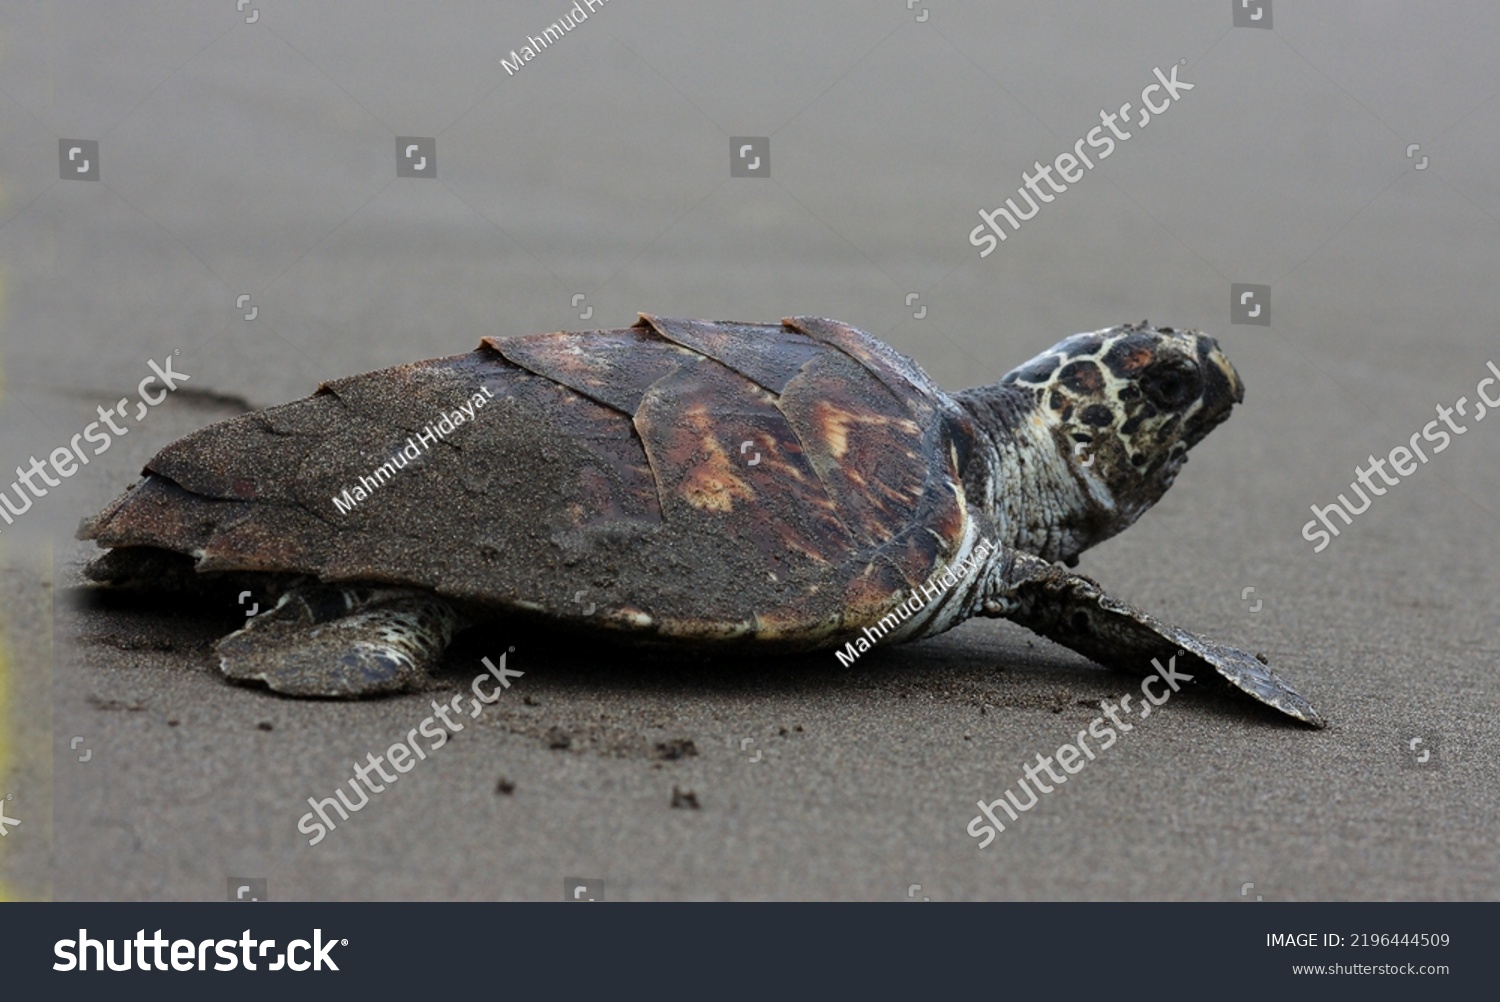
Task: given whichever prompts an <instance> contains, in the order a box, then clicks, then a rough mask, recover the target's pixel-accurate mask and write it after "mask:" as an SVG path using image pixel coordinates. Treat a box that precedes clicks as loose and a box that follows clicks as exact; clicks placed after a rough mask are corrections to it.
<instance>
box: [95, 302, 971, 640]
mask: <svg viewBox="0 0 1500 1002" xmlns="http://www.w3.org/2000/svg"><path fill="white" fill-rule="evenodd" d="M481 391H485V392H488V393H489V394H490V395H491V396H490V397H489V398H487V403H486V404H485V405H484V406H483V408H482V412H481V411H480V410H476V415H475V417H474V419H473V420H472V421H470V422H467V423H466V424H465V425H464V426H463V427H460V428H458V429H457V430H456V431H455V432H454V433H453V434H450V435H448V436H447V437H446V439H444V440H441V441H438V442H437V443H436V444H434V445H432V446H431V447H430V448H428V449H427V450H426V451H425V452H423V453H422V455H421V456H420V457H419V458H418V459H415V460H412V461H411V463H410V468H407V467H405V466H403V468H402V469H401V470H400V471H397V472H395V473H394V474H393V478H392V479H391V480H390V482H388V483H386V484H384V485H383V486H380V487H378V488H376V489H374V490H372V491H370V492H369V494H368V496H367V497H366V498H365V499H364V500H362V501H361V502H360V503H359V504H358V505H357V506H356V507H355V508H354V509H353V510H352V511H348V512H338V511H336V510H335V508H334V506H333V504H332V502H331V500H330V499H331V498H333V497H335V496H338V495H339V493H340V492H341V491H343V490H344V489H345V488H346V487H350V486H352V485H354V484H356V483H357V482H359V480H360V478H361V476H369V475H370V474H371V473H372V471H374V470H375V469H376V468H377V467H379V466H380V465H381V464H384V463H386V462H387V461H388V460H391V459H392V457H393V456H394V455H395V454H396V453H398V452H399V451H400V450H401V449H402V447H403V446H404V445H405V444H406V442H407V440H408V438H415V437H416V436H418V435H419V434H420V432H421V430H422V429H423V428H424V427H425V426H426V425H427V424H428V423H429V422H431V421H433V420H435V418H436V416H437V415H438V414H440V413H445V412H451V411H452V410H453V408H454V407H455V405H456V404H457V403H458V402H460V401H465V400H469V399H472V398H473V397H474V395H475V394H476V393H480V392H481ZM972 435H973V432H972V429H971V428H970V427H969V426H968V424H967V421H966V419H965V418H964V417H963V415H962V414H961V412H958V411H957V409H956V408H955V407H954V405H953V404H952V403H951V401H949V400H948V398H947V397H946V395H943V394H942V393H941V391H940V390H937V389H936V387H933V386H932V385H931V383H930V381H929V380H927V377H926V376H925V375H924V374H922V373H921V370H920V369H917V368H916V367H915V366H914V365H911V364H910V363H909V362H906V361H905V360H904V359H902V358H901V357H900V356H899V355H897V354H896V353H894V352H892V351H890V350H889V349H886V348H885V347H884V346H883V345H880V344H879V342H876V341H875V340H874V339H872V338H869V337H868V336H867V335H864V334H862V333H860V332H858V331H856V330H854V329H853V328H850V327H847V326H845V325H842V324H837V323H835V322H832V321H821V320H815V319H808V318H799V319H798V320H796V321H795V322H789V323H788V324H787V325H786V326H756V325H728V324H717V323H712V322H701V321H673V320H665V319H659V318H653V317H645V318H643V320H642V323H641V324H639V325H637V326H636V327H633V328H628V329H622V330H614V331H594V332H586V333H580V334H561V333H560V334H547V335H538V336H535V337H528V338H518V339H512V340H495V339H488V338H487V339H485V341H484V342H483V343H482V344H481V347H480V349H479V350H477V351H475V352H471V353H469V354H466V355H458V356H452V357H449V358H441V359H432V360H428V361H424V362H416V363H412V364H410V365H405V366H399V367H396V368H393V369H386V370H381V371H377V372H371V373H365V374H362V375H358V376H353V377H349V378H347V379H340V380H335V381H332V382H330V383H328V384H326V385H325V386H323V387H321V388H320V389H319V392H318V393H317V394H316V395H314V396H312V397H309V398H307V399H305V400H301V401H297V402H295V403H291V404H287V405H284V406H282V407H276V408H271V409H269V410H266V411H263V412H259V413H256V414H249V415H244V416H242V417H239V418H235V419H232V420H230V421H226V422H221V423H220V424H218V425H215V426H213V427H211V428H207V429H204V430H202V431H200V432H197V433H195V434H193V435H189V436H187V437H186V438H184V439H182V440H180V441H178V442H176V443H173V444H172V445H169V446H168V447H167V448H165V449H163V450H162V452H161V453H160V454H158V455H157V457H155V458H154V459H153V460H152V461H151V463H150V464H149V465H148V467H147V472H148V473H150V474H153V476H152V477H150V478H149V479H148V480H147V481H146V482H145V483H144V484H143V485H142V486H140V487H139V488H137V489H136V490H134V491H131V492H130V493H128V494H127V495H125V496H124V497H123V498H121V499H120V500H119V501H118V502H116V503H115V504H114V505H111V506H110V507H109V508H108V509H106V510H105V511H104V512H102V513H101V514H100V515H99V516H98V517H97V518H96V519H95V520H94V521H93V522H92V523H91V524H90V525H88V526H86V528H85V532H84V536H85V538H95V539H98V540H99V542H100V543H101V544H103V545H105V546H143V545H149V546H158V547H163V548H166V549H171V550H176V551H178V552H184V553H191V554H195V555H198V556H199V557H200V560H199V568H200V569H201V570H205V571H207V570H236V569H244V570H278V571H288V572H299V573H306V574H313V575H317V576H319V577H320V578H322V579H324V580H328V581H370V582H381V581H389V582H402V583H410V584H415V585H422V586H426V587H430V588H432V589H433V590H435V591H436V592H438V593H439V594H443V595H448V596H452V597H455V598H459V599H463V600H467V601H472V602H475V603H481V604H487V605H495V604H498V605H500V606H502V607H507V608H512V609H516V610H540V611H542V612H544V613H545V614H547V615H549V616H552V617H556V618H561V619H565V620H567V621H569V622H570V623H583V622H587V623H592V624H596V625H601V626H606V627H616V628H619V629H626V630H630V631H637V632H638V631H642V630H644V631H647V632H650V631H656V632H659V633H663V634H669V635H674V636H685V637H699V638H726V637H734V636H739V635H752V634H753V635H755V636H758V637H760V638H762V639H764V638H780V639H784V640H786V641H788V642H795V643H797V644H799V645H802V646H807V645H809V644H813V643H817V642H820V641H825V640H830V639H833V637H834V636H836V635H841V634H839V633H837V631H839V630H846V629H849V628H856V629H857V628H858V627H859V626H861V625H864V624H867V623H870V622H873V621H874V619H877V618H878V617H879V616H880V615H883V614H884V613H885V612H886V611H888V609H889V608H890V607H891V605H892V604H894V602H899V601H902V600H904V597H905V596H906V594H908V593H909V592H910V591H911V589H912V588H914V587H915V586H916V585H917V584H918V583H920V582H921V581H923V580H925V579H926V578H927V577H928V576H929V575H930V574H931V573H932V571H933V570H935V569H936V568H938V567H940V566H941V565H943V564H944V563H946V562H948V561H949V560H950V559H951V558H952V556H953V554H954V551H955V550H956V547H957V545H958V543H959V540H960V539H961V538H962V536H963V531H964V525H965V519H966V513H965V511H964V506H963V499H962V496H961V494H959V493H958V491H957V490H956V489H955V487H954V485H955V484H956V483H958V482H960V481H959V471H960V470H961V466H962V462H963V458H962V457H963V456H964V455H966V453H967V449H968V447H969V443H971V441H972ZM747 442H748V443H750V444H749V445H745V443H747ZM756 453H758V454H759V456H760V459H759V461H757V462H755V463H754V464H753V465H752V464H751V462H750V460H751V458H753V456H754V454H756ZM580 594H582V595H584V596H585V597H584V598H582V599H580V598H579V597H578V596H579V595H580ZM579 603H585V604H587V607H589V608H593V607H595V606H597V610H598V611H597V613H596V614H594V615H593V616H592V617H591V618H589V619H588V620H585V619H584V616H585V613H584V612H583V609H584V607H585V606H584V605H583V604H579Z"/></svg>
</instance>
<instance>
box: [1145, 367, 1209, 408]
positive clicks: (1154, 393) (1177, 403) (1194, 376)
mask: <svg viewBox="0 0 1500 1002" xmlns="http://www.w3.org/2000/svg"><path fill="white" fill-rule="evenodd" d="M1141 389H1142V390H1144V391H1145V393H1146V396H1147V397H1149V398H1151V401H1152V402H1153V403H1155V404H1156V405H1158V406H1160V407H1173V408H1176V407H1181V406H1183V405H1184V404H1186V403H1189V402H1190V401H1193V400H1196V399H1197V398H1198V394H1200V393H1202V392H1203V377H1202V376H1201V375H1200V374H1199V373H1198V370H1197V368H1196V367H1188V366H1183V365H1177V364H1164V365H1157V366H1154V367H1152V368H1151V369H1150V370H1149V371H1148V372H1147V373H1146V374H1145V375H1144V376H1142V377H1141Z"/></svg>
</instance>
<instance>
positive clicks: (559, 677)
mask: <svg viewBox="0 0 1500 1002" xmlns="http://www.w3.org/2000/svg"><path fill="white" fill-rule="evenodd" d="M1017 639H1021V643H1022V644H1025V643H1026V641H1025V640H1024V639H1022V638H1011V637H1004V636H1001V637H996V638H987V640H984V641H978V642H976V640H977V638H974V637H973V636H972V635H971V636H968V637H961V636H947V637H939V638H934V639H930V640H926V641H919V642H916V643H913V644H907V645H901V646H895V645H892V646H890V647H888V648H875V649H872V650H870V651H869V652H867V653H865V654H863V655H862V656H861V657H860V658H859V659H858V660H857V661H855V662H854V663H852V664H850V665H845V664H843V663H841V662H840V661H839V659H838V658H837V657H836V656H835V652H834V651H833V650H819V651H811V652H789V651H778V650H775V649H756V648H755V647H754V646H746V647H742V648H732V649H726V650H712V651H704V650H702V649H698V650H694V649H681V648H675V647H666V646H662V647H639V646H633V645H625V644H620V643H618V642H616V641H612V640H609V639H605V638H600V637H597V636H593V635H588V634H579V633H578V632H576V631H563V630H551V629H547V628H545V627H537V628H526V629H516V628H514V626H507V625H493V624H486V625H482V626H477V627H473V628H470V629H468V630H465V631H464V632H462V633H460V634H459V635H458V636H457V637H456V638H454V641H453V643H452V645H451V646H450V647H449V649H448V651H447V654H446V655H445V657H444V659H443V662H442V665H441V666H440V668H439V669H438V671H437V672H435V673H434V682H435V683H436V684H437V685H441V686H442V687H445V688H447V687H452V686H454V685H459V684H466V683H467V682H468V680H469V679H470V678H472V677H473V676H474V675H475V674H476V673H477V672H476V669H477V670H478V671H484V670H485V669H484V667H483V659H484V658H490V659H491V661H494V660H495V659H496V658H497V657H498V656H499V654H500V653H502V652H505V653H507V655H508V657H509V659H510V660H509V662H508V667H510V668H512V669H518V670H522V671H527V672H528V673H531V674H529V676H528V678H527V682H528V689H529V690H530V691H531V692H532V693H534V694H536V695H543V694H545V693H546V692H548V691H549V690H550V692H551V693H553V694H557V695H564V694H568V695H571V694H576V693H592V694H594V695H596V696H604V695H609V696H624V697H627V698H628V697H629V696H630V695H632V694H637V695H643V694H647V693H651V694H655V695H660V694H669V695H674V696H679V697H704V698H727V697H740V696H747V695H759V696H805V695H820V696H821V695H828V694H833V693H840V692H847V691H849V690H851V689H852V690H855V691H858V692H859V693H861V694H863V695H865V696H867V697H868V698H871V699H875V700H883V699H889V700H890V701H892V702H893V703H895V702H896V701H899V700H903V699H910V698H912V697H914V696H915V697H919V698H930V699H933V700H935V701H937V702H940V703H949V704H956V705H961V706H967V707H970V708H972V709H975V710H977V711H978V712H980V713H981V714H983V713H988V712H992V711H998V712H1003V711H1026V710H1032V711H1034V710H1039V709H1040V710H1049V711H1051V712H1053V713H1058V714H1062V713H1065V712H1068V711H1072V714H1071V715H1081V716H1082V718H1083V719H1084V720H1085V721H1087V720H1090V719H1092V718H1093V717H1094V716H1096V715H1098V714H1099V713H1100V704H1101V703H1102V702H1104V701H1111V702H1115V703H1118V702H1119V700H1120V699H1121V698H1122V697H1125V696H1129V697H1131V698H1132V699H1133V700H1139V698H1140V684H1141V683H1140V678H1139V677H1138V676H1136V675H1133V674H1131V673H1129V672H1123V671H1118V670H1114V669H1111V668H1107V667H1104V666H1101V665H1098V664H1095V663H1093V662H1091V661H1088V660H1087V659H1085V658H1083V657H1082V656H1080V655H1078V654H1075V653H1073V652H1072V651H1069V650H1067V649H1065V648H1062V647H1058V646H1055V645H1053V644H1051V643H1049V642H1047V641H1042V640H1037V641H1034V642H1033V644H1031V645H1028V646H1020V647H1018V646H1017V645H1016V641H1017ZM996 641H999V642H996ZM1085 707H1087V708H1088V709H1087V710H1085V709H1084V708H1085ZM1164 711H1165V712H1179V711H1181V712H1190V713H1195V714H1197V713H1206V714H1208V715H1209V716H1211V717H1213V718H1218V719H1224V720H1239V721H1242V722H1244V723H1246V724H1256V725H1262V724H1272V725H1276V726H1277V727H1281V728H1288V729H1291V730H1295V731H1303V730H1306V729H1307V728H1306V726H1305V725H1303V724H1300V723H1298V722H1297V721H1295V720H1292V719H1290V718H1288V717H1287V716H1285V715H1284V714H1282V713H1280V712H1278V711H1276V710H1275V709H1273V708H1271V707H1268V706H1265V705H1263V704H1260V703H1256V702H1253V701H1250V700H1246V699H1245V698H1244V697H1243V696H1241V695H1240V694H1238V693H1236V692H1235V691H1233V690H1232V689H1231V688H1230V687H1229V686H1228V685H1227V684H1225V685H1220V684H1217V683H1216V682H1212V681H1210V682H1206V683H1201V684H1200V683H1186V684H1185V685H1184V686H1183V689H1182V692H1181V693H1180V694H1178V695H1176V696H1175V697H1174V698H1173V699H1172V701H1171V702H1170V703H1168V704H1165V705H1164V707H1163V709H1162V710H1158V711H1157V713H1158V714H1160V713H1162V712H1164Z"/></svg>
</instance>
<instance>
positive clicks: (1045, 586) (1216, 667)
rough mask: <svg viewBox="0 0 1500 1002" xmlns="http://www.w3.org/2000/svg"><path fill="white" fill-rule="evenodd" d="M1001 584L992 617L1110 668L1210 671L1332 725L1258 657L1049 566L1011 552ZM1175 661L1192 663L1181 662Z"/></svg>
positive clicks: (1182, 673) (986, 605) (1004, 559)
mask: <svg viewBox="0 0 1500 1002" xmlns="http://www.w3.org/2000/svg"><path fill="white" fill-rule="evenodd" d="M997 560H998V562H999V565H1000V566H999V568H998V569H999V570H1000V571H1001V573H1000V574H999V575H998V576H997V578H992V579H991V580H996V581H997V582H998V586H997V587H995V588H993V589H992V591H991V594H990V595H989V596H988V597H986V599H985V600H984V602H983V604H982V608H981V612H982V613H983V614H984V615H988V616H1004V617H1005V618H1007V619H1011V620H1013V621H1015V622H1017V623H1020V624H1021V625H1022V626H1025V627H1027V628H1028V629H1031V630H1034V631H1036V632H1037V633H1040V634H1041V635H1042V636H1044V637H1046V638H1048V639H1049V640H1053V641H1056V642H1057V643H1059V644H1062V645H1063V646H1064V647H1069V648H1071V649H1073V650H1075V651H1077V652H1078V653H1080V654H1082V655H1084V656H1085V657H1088V658H1091V659H1092V660H1094V661H1097V662H1099V663H1100V664H1102V665H1105V666H1107V667H1110V668H1118V669H1121V670H1124V671H1130V672H1133V673H1135V674H1142V675H1144V674H1150V673H1151V672H1152V671H1153V670H1157V669H1156V667H1155V666H1154V665H1153V663H1152V661H1153V659H1158V660H1159V661H1160V662H1161V663H1164V664H1167V665H1168V666H1169V667H1168V668H1167V669H1166V670H1167V671H1168V672H1169V673H1170V674H1171V675H1172V679H1173V680H1174V681H1172V688H1173V689H1175V688H1176V682H1175V679H1179V678H1180V679H1184V680H1186V678H1187V677H1188V676H1192V675H1196V674H1198V673H1199V672H1204V673H1206V674H1209V675H1210V677H1212V675H1213V674H1217V675H1218V676H1220V677H1222V678H1223V679H1224V680H1225V681H1227V682H1228V683H1229V684H1230V685H1233V686H1234V687H1235V688H1237V689H1239V690H1241V691H1242V692H1245V693H1248V694H1249V695H1250V696H1252V697H1254V698H1255V699H1257V700H1259V701H1260V702H1262V703H1265V704H1266V705H1267V706H1273V707H1275V708H1276V709H1278V710H1280V711H1281V712H1282V713H1285V714H1286V715H1287V716H1290V717H1295V718H1296V719H1297V720H1300V721H1302V722H1303V723H1305V724H1311V725H1312V726H1314V727H1324V726H1326V725H1327V722H1326V721H1325V720H1324V719H1323V718H1322V717H1321V716H1320V715H1319V714H1318V711H1317V710H1315V709H1313V707H1312V704H1311V703H1309V702H1308V701H1307V700H1306V699H1304V698H1303V697H1302V695H1301V694H1299V693H1298V692H1297V691H1296V690H1295V689H1293V688H1292V687H1291V686H1290V685H1288V684H1287V683H1286V682H1284V681H1282V679H1281V678H1280V677H1278V676H1277V675H1276V673H1275V672H1273V671H1271V670H1270V669H1269V668H1267V667H1266V666H1265V665H1264V664H1262V663H1261V662H1260V661H1259V660H1258V659H1256V658H1255V657H1253V656H1252V655H1250V654H1246V653H1245V652H1244V651H1242V650H1238V649H1237V648H1234V647H1227V646H1225V645H1223V644H1217V643H1215V642H1213V641H1212V640H1209V639H1207V638H1205V637H1200V636H1199V635H1198V634H1196V633H1190V632H1189V631H1187V630H1184V629H1182V628H1180V627H1176V626H1171V625H1169V624H1167V623H1162V622H1160V621H1158V620H1157V619H1156V618H1155V617H1153V616H1151V615H1148V614H1147V613H1144V612H1142V611H1140V610H1139V609H1136V608H1134V607H1133V606H1130V605H1127V604H1125V603H1124V602H1121V601H1118V600H1116V599H1114V598H1111V597H1110V596H1109V595H1108V594H1106V593H1105V591H1104V589H1103V588H1101V587H1100V586H1099V584H1098V583H1097V582H1095V581H1093V580H1092V579H1090V578H1086V577H1084V576H1083V575H1081V574H1072V573H1070V572H1068V571H1065V570H1063V569H1062V568H1061V567H1058V566H1056V565H1054V564H1049V563H1047V562H1046V561H1045V560H1041V559H1039V558H1037V557H1033V556H1029V555H1027V554H1024V553H1017V552H1015V551H1009V552H1006V553H1003V554H1002V555H1001V556H999V557H998V558H997ZM1174 656H1175V658H1176V659H1177V660H1179V661H1182V662H1185V664H1174V663H1173V659H1174Z"/></svg>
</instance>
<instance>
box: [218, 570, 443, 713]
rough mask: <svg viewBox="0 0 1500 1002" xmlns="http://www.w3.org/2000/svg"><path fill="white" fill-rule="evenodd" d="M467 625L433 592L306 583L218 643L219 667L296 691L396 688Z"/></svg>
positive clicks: (351, 694)
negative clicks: (461, 627) (463, 624)
mask: <svg viewBox="0 0 1500 1002" xmlns="http://www.w3.org/2000/svg"><path fill="white" fill-rule="evenodd" d="M460 625H461V620H460V618H459V616H458V614H457V613H456V612H454V610H453V608H452V607H451V606H449V605H448V603H446V602H444V601H443V600H442V599H440V598H437V597H436V596H434V595H431V594H429V593H426V592H420V591H412V590H408V589H402V588H356V587H340V586H335V585H324V584H312V585H303V586H299V587H296V588H293V589H292V590H290V591H288V592H287V593H286V594H285V595H283V596H282V598H281V601H280V602H279V603H277V605H276V608H274V609H272V610H270V611H268V612H265V613H262V614H261V615H259V616H256V617H255V618H254V619H252V620H250V622H249V623H248V624H246V626H245V627H244V629H242V630H238V631H236V632H234V633H231V634H230V635H229V636H227V637H225V638H224V639H223V640H221V641H219V644H218V648H217V649H218V652H219V667H220V668H221V669H223V671H224V674H225V675H228V676H229V677H230V678H232V679H234V680H236V681H240V682H264V683H265V684H266V685H268V686H270V687H271V688H272V689H274V690H276V691H277V692H281V693H285V694H287V695H289V696H334V697H343V698H358V697H361V696H373V695H377V694H379V693H384V692H397V691H400V690H402V689H410V688H413V687H414V686H415V684H416V683H417V682H418V681H420V680H421V679H422V678H423V677H424V676H425V675H426V674H427V672H428V671H429V670H430V669H431V668H432V667H434V666H435V665H436V664H437V662H438V660H439V659H440V658H441V657H442V654H443V651H444V649H445V648H447V646H448V642H449V641H450V640H452V639H453V635H454V633H456V632H457V631H458V628H459V626H460Z"/></svg>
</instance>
